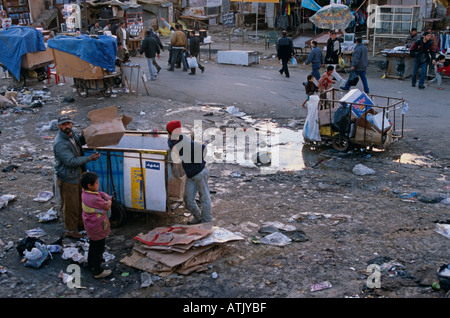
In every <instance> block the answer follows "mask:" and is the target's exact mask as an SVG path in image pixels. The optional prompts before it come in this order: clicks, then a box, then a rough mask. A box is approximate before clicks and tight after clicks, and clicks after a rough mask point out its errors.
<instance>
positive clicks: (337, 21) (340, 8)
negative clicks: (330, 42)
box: [309, 3, 355, 30]
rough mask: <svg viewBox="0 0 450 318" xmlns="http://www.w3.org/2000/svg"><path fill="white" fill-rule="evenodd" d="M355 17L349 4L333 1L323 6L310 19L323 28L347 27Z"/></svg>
mask: <svg viewBox="0 0 450 318" xmlns="http://www.w3.org/2000/svg"><path fill="white" fill-rule="evenodd" d="M354 19H355V17H354V16H353V14H352V13H351V12H350V9H349V7H348V6H346V5H343V4H336V3H332V4H329V5H327V6H324V7H322V8H321V9H320V10H319V11H317V12H316V13H315V14H314V15H313V16H312V17H311V18H309V21H311V22H312V23H314V25H315V26H316V27H318V28H321V29H332V30H334V29H345V28H347V26H348V25H349V24H350V22H352V21H353V20H354Z"/></svg>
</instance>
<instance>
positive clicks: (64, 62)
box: [48, 35, 121, 97]
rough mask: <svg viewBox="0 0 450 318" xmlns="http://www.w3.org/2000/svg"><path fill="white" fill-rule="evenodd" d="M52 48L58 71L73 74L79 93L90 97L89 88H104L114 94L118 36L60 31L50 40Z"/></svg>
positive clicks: (119, 73) (107, 94)
mask: <svg viewBox="0 0 450 318" xmlns="http://www.w3.org/2000/svg"><path fill="white" fill-rule="evenodd" d="M48 45H49V47H50V48H52V49H53V54H54V57H55V65H56V71H57V73H58V74H59V75H61V76H65V77H72V78H73V79H74V84H75V87H76V89H77V92H78V94H79V95H80V96H81V97H87V95H88V90H89V89H96V90H97V89H98V90H101V91H102V93H103V94H105V95H106V96H109V95H111V92H112V86H113V84H114V78H115V77H117V76H120V75H121V72H120V71H116V65H115V62H116V56H117V40H116V38H115V37H112V36H107V35H99V36H96V37H90V36H88V35H80V36H76V37H73V36H65V35H58V36H56V37H55V38H53V39H50V40H49V41H48Z"/></svg>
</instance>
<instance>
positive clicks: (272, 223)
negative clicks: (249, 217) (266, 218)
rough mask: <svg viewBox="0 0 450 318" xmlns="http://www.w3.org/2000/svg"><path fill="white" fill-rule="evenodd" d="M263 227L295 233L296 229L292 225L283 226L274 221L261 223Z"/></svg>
mask: <svg viewBox="0 0 450 318" xmlns="http://www.w3.org/2000/svg"><path fill="white" fill-rule="evenodd" d="M263 224H264V225H265V226H272V227H274V228H277V229H280V230H284V231H295V229H296V227H295V226H293V225H285V224H283V223H281V222H278V221H275V222H263Z"/></svg>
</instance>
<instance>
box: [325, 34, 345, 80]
mask: <svg viewBox="0 0 450 318" xmlns="http://www.w3.org/2000/svg"><path fill="white" fill-rule="evenodd" d="M341 53H342V52H341V42H339V39H338V38H337V35H336V32H335V31H330V38H329V39H328V41H327V54H326V55H325V63H326V64H329V65H332V66H333V67H334V69H333V73H332V75H333V77H334V78H335V79H336V80H337V81H338V82H339V83H340V85H341V86H342V85H344V84H345V80H344V79H343V78H342V77H341V75H339V73H338V72H337V66H338V64H339V58H340V57H341Z"/></svg>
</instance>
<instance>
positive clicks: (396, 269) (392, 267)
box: [367, 256, 411, 277]
mask: <svg viewBox="0 0 450 318" xmlns="http://www.w3.org/2000/svg"><path fill="white" fill-rule="evenodd" d="M367 263H368V264H369V265H371V264H376V265H378V266H380V271H381V273H383V274H385V275H388V276H389V277H396V276H400V277H411V275H410V274H409V273H408V272H407V270H406V267H405V266H404V265H403V264H401V263H400V262H398V261H396V260H393V259H391V258H390V257H388V256H378V257H375V258H374V259H372V260H370V261H369V262H367Z"/></svg>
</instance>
